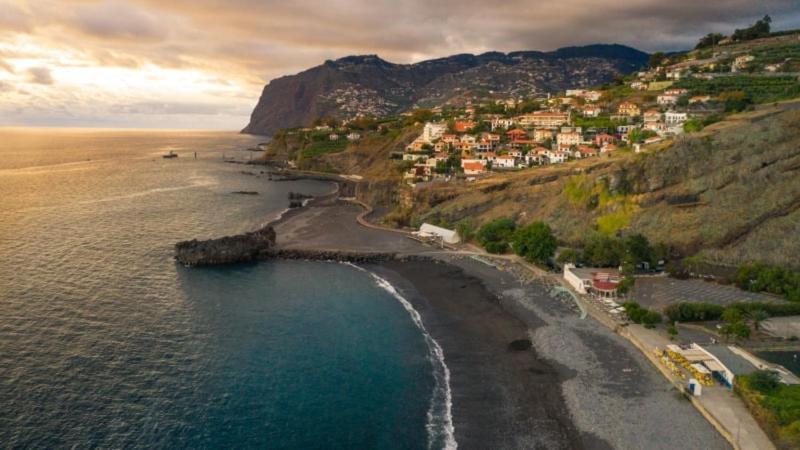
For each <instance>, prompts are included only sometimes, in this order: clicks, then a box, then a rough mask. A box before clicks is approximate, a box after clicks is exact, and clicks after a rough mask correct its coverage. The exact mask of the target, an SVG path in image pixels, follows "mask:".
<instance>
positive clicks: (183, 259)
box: [175, 225, 275, 266]
mask: <svg viewBox="0 0 800 450" xmlns="http://www.w3.org/2000/svg"><path fill="white" fill-rule="evenodd" d="M274 247H275V230H274V229H273V228H272V226H269V225H267V226H265V227H264V228H261V229H259V230H257V231H253V232H250V233H245V234H240V235H236V236H226V237H222V238H218V239H209V240H206V241H198V240H197V239H192V240H191V241H183V242H178V243H177V244H175V259H176V260H177V261H178V262H180V263H181V264H184V265H187V266H205V265H214V264H232V263H238V262H247V261H253V260H256V259H259V258H260V257H261V256H262V255H264V254H266V253H268V252H269V251H271V250H273V249H274Z"/></svg>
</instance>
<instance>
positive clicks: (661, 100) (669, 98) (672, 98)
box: [656, 95, 678, 105]
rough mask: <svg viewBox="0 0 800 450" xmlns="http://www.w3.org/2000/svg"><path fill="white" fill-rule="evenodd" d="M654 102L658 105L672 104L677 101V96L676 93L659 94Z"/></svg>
mask: <svg viewBox="0 0 800 450" xmlns="http://www.w3.org/2000/svg"><path fill="white" fill-rule="evenodd" d="M656 102H658V104H659V105H674V104H676V103H678V97H677V96H676V95H659V96H658V97H657V98H656Z"/></svg>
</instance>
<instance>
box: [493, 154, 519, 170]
mask: <svg viewBox="0 0 800 450" xmlns="http://www.w3.org/2000/svg"><path fill="white" fill-rule="evenodd" d="M491 161H492V168H494V169H513V168H514V166H515V165H516V158H514V157H513V156H511V155H501V156H495V157H494V158H492V159H491Z"/></svg>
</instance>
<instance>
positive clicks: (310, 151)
mask: <svg viewBox="0 0 800 450" xmlns="http://www.w3.org/2000/svg"><path fill="white" fill-rule="evenodd" d="M346 148H347V141H346V140H344V139H339V140H336V141H330V140H325V141H314V142H311V143H310V144H308V145H306V146H305V147H304V148H303V150H301V151H300V157H301V158H304V159H307V158H315V157H317V156H321V155H325V154H328V153H339V152H342V151H344V150H345V149H346Z"/></svg>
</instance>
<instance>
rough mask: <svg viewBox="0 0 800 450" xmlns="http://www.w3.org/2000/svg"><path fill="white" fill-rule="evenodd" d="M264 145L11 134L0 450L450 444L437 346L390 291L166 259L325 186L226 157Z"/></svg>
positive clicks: (1, 294)
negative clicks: (187, 243)
mask: <svg viewBox="0 0 800 450" xmlns="http://www.w3.org/2000/svg"><path fill="white" fill-rule="evenodd" d="M258 142H260V140H259V139H257V138H254V137H249V136H242V135H238V134H234V133H197V132H192V133H186V132H184V133H181V132H120V131H66V130H41V129H40V130H32V129H27V130H16V129H5V130H0V447H3V448H54V447H75V448H88V447H104V448H108V447H116V448H121V447H125V448H252V447H259V448H276V449H282V448H304V449H308V448H439V447H445V446H450V447H452V446H453V445H454V442H453V441H452V421H451V419H450V417H449V413H450V411H449V409H450V406H449V386H447V380H446V378H445V375H446V373H445V370H446V366H444V364H443V362H442V360H441V355H439V354H437V347H438V344H436V343H435V341H432V339H431V338H430V336H428V335H427V333H426V332H425V330H424V327H422V326H421V322H420V321H419V318H418V316H415V313H416V312H415V311H413V308H410V305H408V304H406V303H404V302H402V301H399V300H400V299H402V298H401V297H399V294H397V293H396V292H392V289H390V286H387V285H385V284H383V285H381V283H380V281H381V280H379V279H376V278H375V277H373V276H372V275H371V274H370V273H367V272H364V271H362V270H358V269H357V268H354V267H351V266H348V265H343V264H335V263H322V262H316V263H314V262H300V261H280V262H262V263H255V264H241V265H234V266H226V267H213V268H193V269H187V268H183V267H181V266H179V265H176V264H175V262H174V261H173V259H172V248H173V244H174V243H175V242H176V241H179V240H183V239H191V238H210V237H218V236H222V235H227V234H234V233H240V232H243V231H248V230H252V229H255V228H257V227H259V226H260V225H262V224H263V223H265V222H267V221H269V220H272V219H274V218H275V217H276V216H277V215H278V214H280V212H281V211H283V210H284V209H285V208H286V206H287V205H288V200H287V196H288V193H289V192H290V191H296V192H302V193H305V194H311V195H315V194H316V195H319V194H323V193H326V192H329V191H330V190H331V189H332V188H333V186H332V185H331V184H329V183H323V182H315V181H291V182H277V181H269V180H268V179H267V175H266V174H263V173H261V171H260V170H259V168H258V167H257V166H247V165H242V164H228V163H224V162H223V161H222V160H223V157H224V158H226V159H231V158H235V159H239V160H247V159H250V158H251V154H250V152H245V151H242V149H245V148H248V147H253V146H254V145H256V144H257V143H258ZM168 151H174V152H176V153H178V155H179V157H178V158H175V159H164V158H162V157H161V156H162V154H164V153H166V152H168ZM236 191H255V192H258V195H241V194H236V193H234V192H236ZM440 350H441V349H438V351H440Z"/></svg>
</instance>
